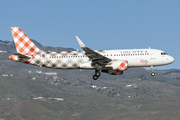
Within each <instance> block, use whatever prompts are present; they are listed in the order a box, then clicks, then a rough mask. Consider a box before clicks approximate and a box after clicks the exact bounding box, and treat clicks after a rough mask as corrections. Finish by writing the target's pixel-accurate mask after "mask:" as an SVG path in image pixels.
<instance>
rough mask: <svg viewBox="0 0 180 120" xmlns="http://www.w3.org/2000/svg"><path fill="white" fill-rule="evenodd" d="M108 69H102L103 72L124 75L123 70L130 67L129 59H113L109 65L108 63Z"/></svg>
mask: <svg viewBox="0 0 180 120" xmlns="http://www.w3.org/2000/svg"><path fill="white" fill-rule="evenodd" d="M106 68H109V69H106V70H102V72H105V73H108V74H110V75H122V74H123V71H125V70H127V69H128V61H127V60H124V61H113V62H111V63H110V64H109V65H106Z"/></svg>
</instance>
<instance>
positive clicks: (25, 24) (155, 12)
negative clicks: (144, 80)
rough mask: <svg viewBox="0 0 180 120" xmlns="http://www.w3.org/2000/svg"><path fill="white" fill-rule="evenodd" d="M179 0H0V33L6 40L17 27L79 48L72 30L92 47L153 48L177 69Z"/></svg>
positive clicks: (32, 35) (52, 42) (179, 58)
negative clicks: (165, 55) (165, 56)
mask: <svg viewBox="0 0 180 120" xmlns="http://www.w3.org/2000/svg"><path fill="white" fill-rule="evenodd" d="M179 6H180V1H179V0H106V1H105V0H1V1H0V39H1V40H8V41H12V40H13V38H12V35H11V31H10V27H15V26H18V27H20V28H21V29H22V30H23V31H24V32H25V33H26V34H27V36H28V37H29V38H31V39H35V40H37V41H38V42H39V43H41V44H42V45H44V46H53V47H57V46H59V47H72V48H75V49H79V50H81V48H80V47H79V45H78V42H77V41H76V39H75V36H78V37H79V38H80V39H81V40H82V41H83V42H84V44H85V45H86V46H88V47H90V48H91V49H94V50H103V49H134V48H148V47H151V48H155V49H160V50H164V51H165V52H167V53H168V54H169V55H171V56H173V57H174V58H175V62H174V63H173V64H171V65H167V66H164V67H156V68H155V69H171V68H177V69H180V65H179V62H180V54H179V51H180V40H179V39H180V7H179Z"/></svg>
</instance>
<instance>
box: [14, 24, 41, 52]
mask: <svg viewBox="0 0 180 120" xmlns="http://www.w3.org/2000/svg"><path fill="white" fill-rule="evenodd" d="M11 32H12V36H13V39H14V43H15V46H16V50H17V52H18V53H22V54H30V53H35V54H39V53H40V52H42V51H41V50H40V49H39V48H38V47H37V46H36V45H35V44H34V43H33V42H32V41H31V40H30V39H29V38H28V37H27V35H26V34H25V33H24V32H23V31H22V30H21V29H20V28H19V27H11Z"/></svg>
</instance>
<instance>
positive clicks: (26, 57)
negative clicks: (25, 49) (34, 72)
mask: <svg viewBox="0 0 180 120" xmlns="http://www.w3.org/2000/svg"><path fill="white" fill-rule="evenodd" d="M14 55H17V56H18V57H19V58H22V59H31V56H27V55H24V54H21V53H14Z"/></svg>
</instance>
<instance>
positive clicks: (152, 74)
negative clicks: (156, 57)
mask: <svg viewBox="0 0 180 120" xmlns="http://www.w3.org/2000/svg"><path fill="white" fill-rule="evenodd" d="M151 76H155V73H154V72H153V66H151Z"/></svg>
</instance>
